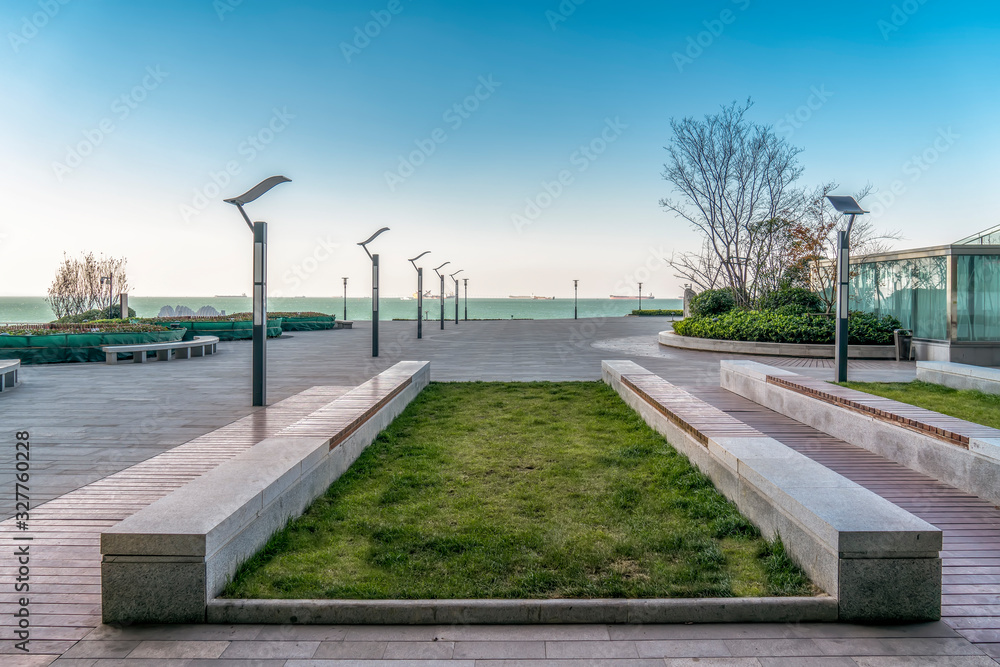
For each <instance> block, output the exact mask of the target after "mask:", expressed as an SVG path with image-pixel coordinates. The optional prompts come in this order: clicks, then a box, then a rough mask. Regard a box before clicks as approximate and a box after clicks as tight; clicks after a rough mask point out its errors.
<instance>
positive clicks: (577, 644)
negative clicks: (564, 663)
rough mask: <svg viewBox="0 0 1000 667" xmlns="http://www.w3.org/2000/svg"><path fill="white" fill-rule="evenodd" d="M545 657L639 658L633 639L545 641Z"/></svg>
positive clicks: (556, 658) (558, 658)
mask: <svg viewBox="0 0 1000 667" xmlns="http://www.w3.org/2000/svg"><path fill="white" fill-rule="evenodd" d="M545 657H546V658H549V659H550V660H565V659H567V658H638V657H639V653H638V652H637V651H636V648H635V642H631V641H568V642H545Z"/></svg>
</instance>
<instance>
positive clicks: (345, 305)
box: [341, 278, 347, 320]
mask: <svg viewBox="0 0 1000 667" xmlns="http://www.w3.org/2000/svg"><path fill="white" fill-rule="evenodd" d="M341 280H343V281H344V320H347V278H341Z"/></svg>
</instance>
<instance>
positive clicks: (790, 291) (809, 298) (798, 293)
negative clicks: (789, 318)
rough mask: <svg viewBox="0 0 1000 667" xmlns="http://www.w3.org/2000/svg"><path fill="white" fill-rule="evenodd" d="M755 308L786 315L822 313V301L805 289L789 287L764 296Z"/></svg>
mask: <svg viewBox="0 0 1000 667" xmlns="http://www.w3.org/2000/svg"><path fill="white" fill-rule="evenodd" d="M757 307H758V309H760V310H776V311H778V312H781V313H785V314H786V315H801V314H803V313H819V312H822V311H823V301H822V300H821V299H820V298H819V297H818V296H817V295H816V294H814V293H812V292H810V291H809V290H807V289H803V288H801V287H789V288H787V289H781V290H776V291H774V292H771V293H769V294H765V295H764V296H763V297H762V298H761V299H760V302H759V303H758V304H757Z"/></svg>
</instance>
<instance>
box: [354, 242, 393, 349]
mask: <svg viewBox="0 0 1000 667" xmlns="http://www.w3.org/2000/svg"><path fill="white" fill-rule="evenodd" d="M387 231H389V228H388V227H383V228H382V229H380V230H378V231H377V232H375V233H374V234H372V235H371V236H370V237H368V240H367V241H362V242H361V243H359V244H358V245H359V246H361V247H362V248H363V249H364V251H365V254H366V255H368V258H369V259H371V260H372V356H373V357H377V356H378V253H375V254H374V255H373V254H371V253H370V252H368V244H369V243H371V242H372V241H374V240H375V239H376V238H377V237H378V236H379V234H382V233H383V232H387Z"/></svg>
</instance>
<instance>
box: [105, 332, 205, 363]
mask: <svg viewBox="0 0 1000 667" xmlns="http://www.w3.org/2000/svg"><path fill="white" fill-rule="evenodd" d="M218 343H219V338H218V337H217V336H195V338H194V340H178V341H171V342H169V343H147V344H145V345H104V346H102V347H101V350H103V351H104V354H105V362H106V363H109V364H117V363H118V355H119V354H129V353H131V354H132V362H133V363H136V364H144V363H146V361H147V357H146V355H147V354H149V353H152V354H154V355H155V356H156V360H157V361H170V353H171V351H172V352H174V358H175V359H190V358H191V357H204V356H207V355H210V354H215V353H216V346H217V345H218Z"/></svg>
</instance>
